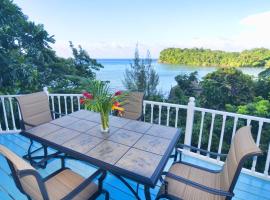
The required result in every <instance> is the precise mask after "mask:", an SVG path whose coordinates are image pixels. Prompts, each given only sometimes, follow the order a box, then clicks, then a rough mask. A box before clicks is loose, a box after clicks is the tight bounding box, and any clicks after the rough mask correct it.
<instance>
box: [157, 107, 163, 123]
mask: <svg viewBox="0 0 270 200" xmlns="http://www.w3.org/2000/svg"><path fill="white" fill-rule="evenodd" d="M161 108H162V107H161V105H159V106H158V124H160V123H161Z"/></svg>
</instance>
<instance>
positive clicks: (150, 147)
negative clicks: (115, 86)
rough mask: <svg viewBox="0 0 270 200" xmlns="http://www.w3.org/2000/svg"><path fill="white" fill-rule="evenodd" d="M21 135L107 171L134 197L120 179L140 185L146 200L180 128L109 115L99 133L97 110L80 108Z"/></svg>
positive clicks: (149, 197) (162, 168)
mask: <svg viewBox="0 0 270 200" xmlns="http://www.w3.org/2000/svg"><path fill="white" fill-rule="evenodd" d="M21 134H22V135H24V136H26V137H28V138H30V139H33V140H35V141H38V142H40V143H41V144H43V145H45V146H48V147H51V148H53V149H55V150H58V151H60V152H62V153H64V154H67V155H69V156H71V157H74V158H77V159H79V160H82V161H85V162H87V163H90V164H92V165H94V166H97V167H99V168H101V169H104V170H106V171H109V172H110V173H112V174H113V175H115V176H116V177H118V178H119V179H120V180H121V181H122V182H123V183H124V184H125V185H126V186H127V187H128V188H129V189H130V190H131V192H132V193H133V194H134V195H135V196H136V198H138V199H139V195H138V194H137V192H136V191H135V190H134V189H133V188H132V187H131V186H130V185H129V184H128V182H127V181H126V179H124V178H128V179H131V180H133V181H135V182H138V183H139V184H142V185H144V193H145V198H146V199H147V200H148V199H151V195H150V188H153V187H155V185H156V183H157V182H158V180H159V177H160V176H161V173H162V171H163V170H164V167H165V165H166V163H167V161H168V159H169V157H170V155H171V153H172V151H173V149H174V147H175V145H176V143H177V141H178V139H179V137H180V130H179V129H177V128H173V127H167V126H161V125H157V124H150V123H146V122H142V121H135V120H129V119H125V118H120V117H116V116H110V132H109V133H101V131H100V115H99V113H95V112H91V111H86V110H80V111H77V112H74V113H72V114H69V115H67V116H64V117H61V118H58V119H55V120H53V121H51V122H50V123H46V124H42V125H40V126H36V127H34V128H32V129H30V130H28V131H24V132H21Z"/></svg>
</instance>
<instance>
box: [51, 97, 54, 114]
mask: <svg viewBox="0 0 270 200" xmlns="http://www.w3.org/2000/svg"><path fill="white" fill-rule="evenodd" d="M51 100H52V111H53V119H55V107H54V96H51Z"/></svg>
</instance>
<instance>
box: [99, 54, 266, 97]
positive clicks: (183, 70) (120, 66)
mask: <svg viewBox="0 0 270 200" xmlns="http://www.w3.org/2000/svg"><path fill="white" fill-rule="evenodd" d="M98 61H99V62H100V63H101V64H102V65H103V66H104V68H103V69H101V70H100V71H98V72H97V78H98V79H100V80H103V81H110V85H111V88H113V89H124V86H123V84H122V81H123V79H124V72H125V69H126V68H129V67H130V63H132V59H98ZM152 64H153V67H154V68H155V70H156V71H157V73H158V75H159V85H158V89H159V90H161V91H162V92H163V93H164V94H168V93H169V91H170V89H171V87H173V86H175V85H176V82H175V80H174V77H175V76H177V75H179V74H189V73H191V72H194V71H197V72H198V77H199V79H202V78H203V77H204V76H205V75H206V74H208V73H210V72H213V71H215V70H216V69H217V67H198V66H185V65H168V64H160V63H158V62H157V60H153V62H152ZM239 69H240V70H242V71H243V72H244V73H246V74H249V75H252V76H254V78H256V77H257V76H258V74H259V73H260V72H261V71H263V70H264V68H263V67H256V68H252V67H246V68H239Z"/></svg>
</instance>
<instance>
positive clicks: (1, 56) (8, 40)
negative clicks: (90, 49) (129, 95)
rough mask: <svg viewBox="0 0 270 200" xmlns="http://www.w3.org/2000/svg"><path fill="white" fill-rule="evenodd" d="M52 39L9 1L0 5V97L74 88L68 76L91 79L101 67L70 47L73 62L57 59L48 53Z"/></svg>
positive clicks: (53, 53) (84, 52) (81, 52)
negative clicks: (45, 88) (45, 87)
mask: <svg viewBox="0 0 270 200" xmlns="http://www.w3.org/2000/svg"><path fill="white" fill-rule="evenodd" d="M54 42H55V40H54V38H53V36H51V35H49V33H48V32H47V31H46V30H45V29H44V27H43V25H41V24H35V23H34V22H31V21H29V20H28V18H27V16H25V15H24V14H23V13H22V11H21V9H20V8H19V7H18V6H17V5H15V4H14V3H13V2H12V1H10V0H2V1H0V66H1V67H0V93H3V94H8V93H12V94H14V93H28V92H33V91H38V90H41V89H42V87H43V86H49V87H50V88H52V89H53V90H54V91H64V90H65V89H69V90H71V89H73V88H76V86H77V82H76V81H74V80H72V79H70V77H69V76H67V75H79V76H82V77H86V78H94V77H95V74H94V72H93V70H99V68H100V67H102V66H101V65H100V64H98V63H97V62H96V61H95V60H93V59H91V58H90V57H89V55H88V54H87V52H86V51H84V50H83V49H82V48H81V47H79V49H76V48H75V47H74V46H73V45H72V43H70V47H71V49H72V51H73V58H68V59H64V58H60V57H58V56H57V55H56V54H55V52H54V51H53V50H52V49H51V47H50V45H51V44H53V43H54Z"/></svg>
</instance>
